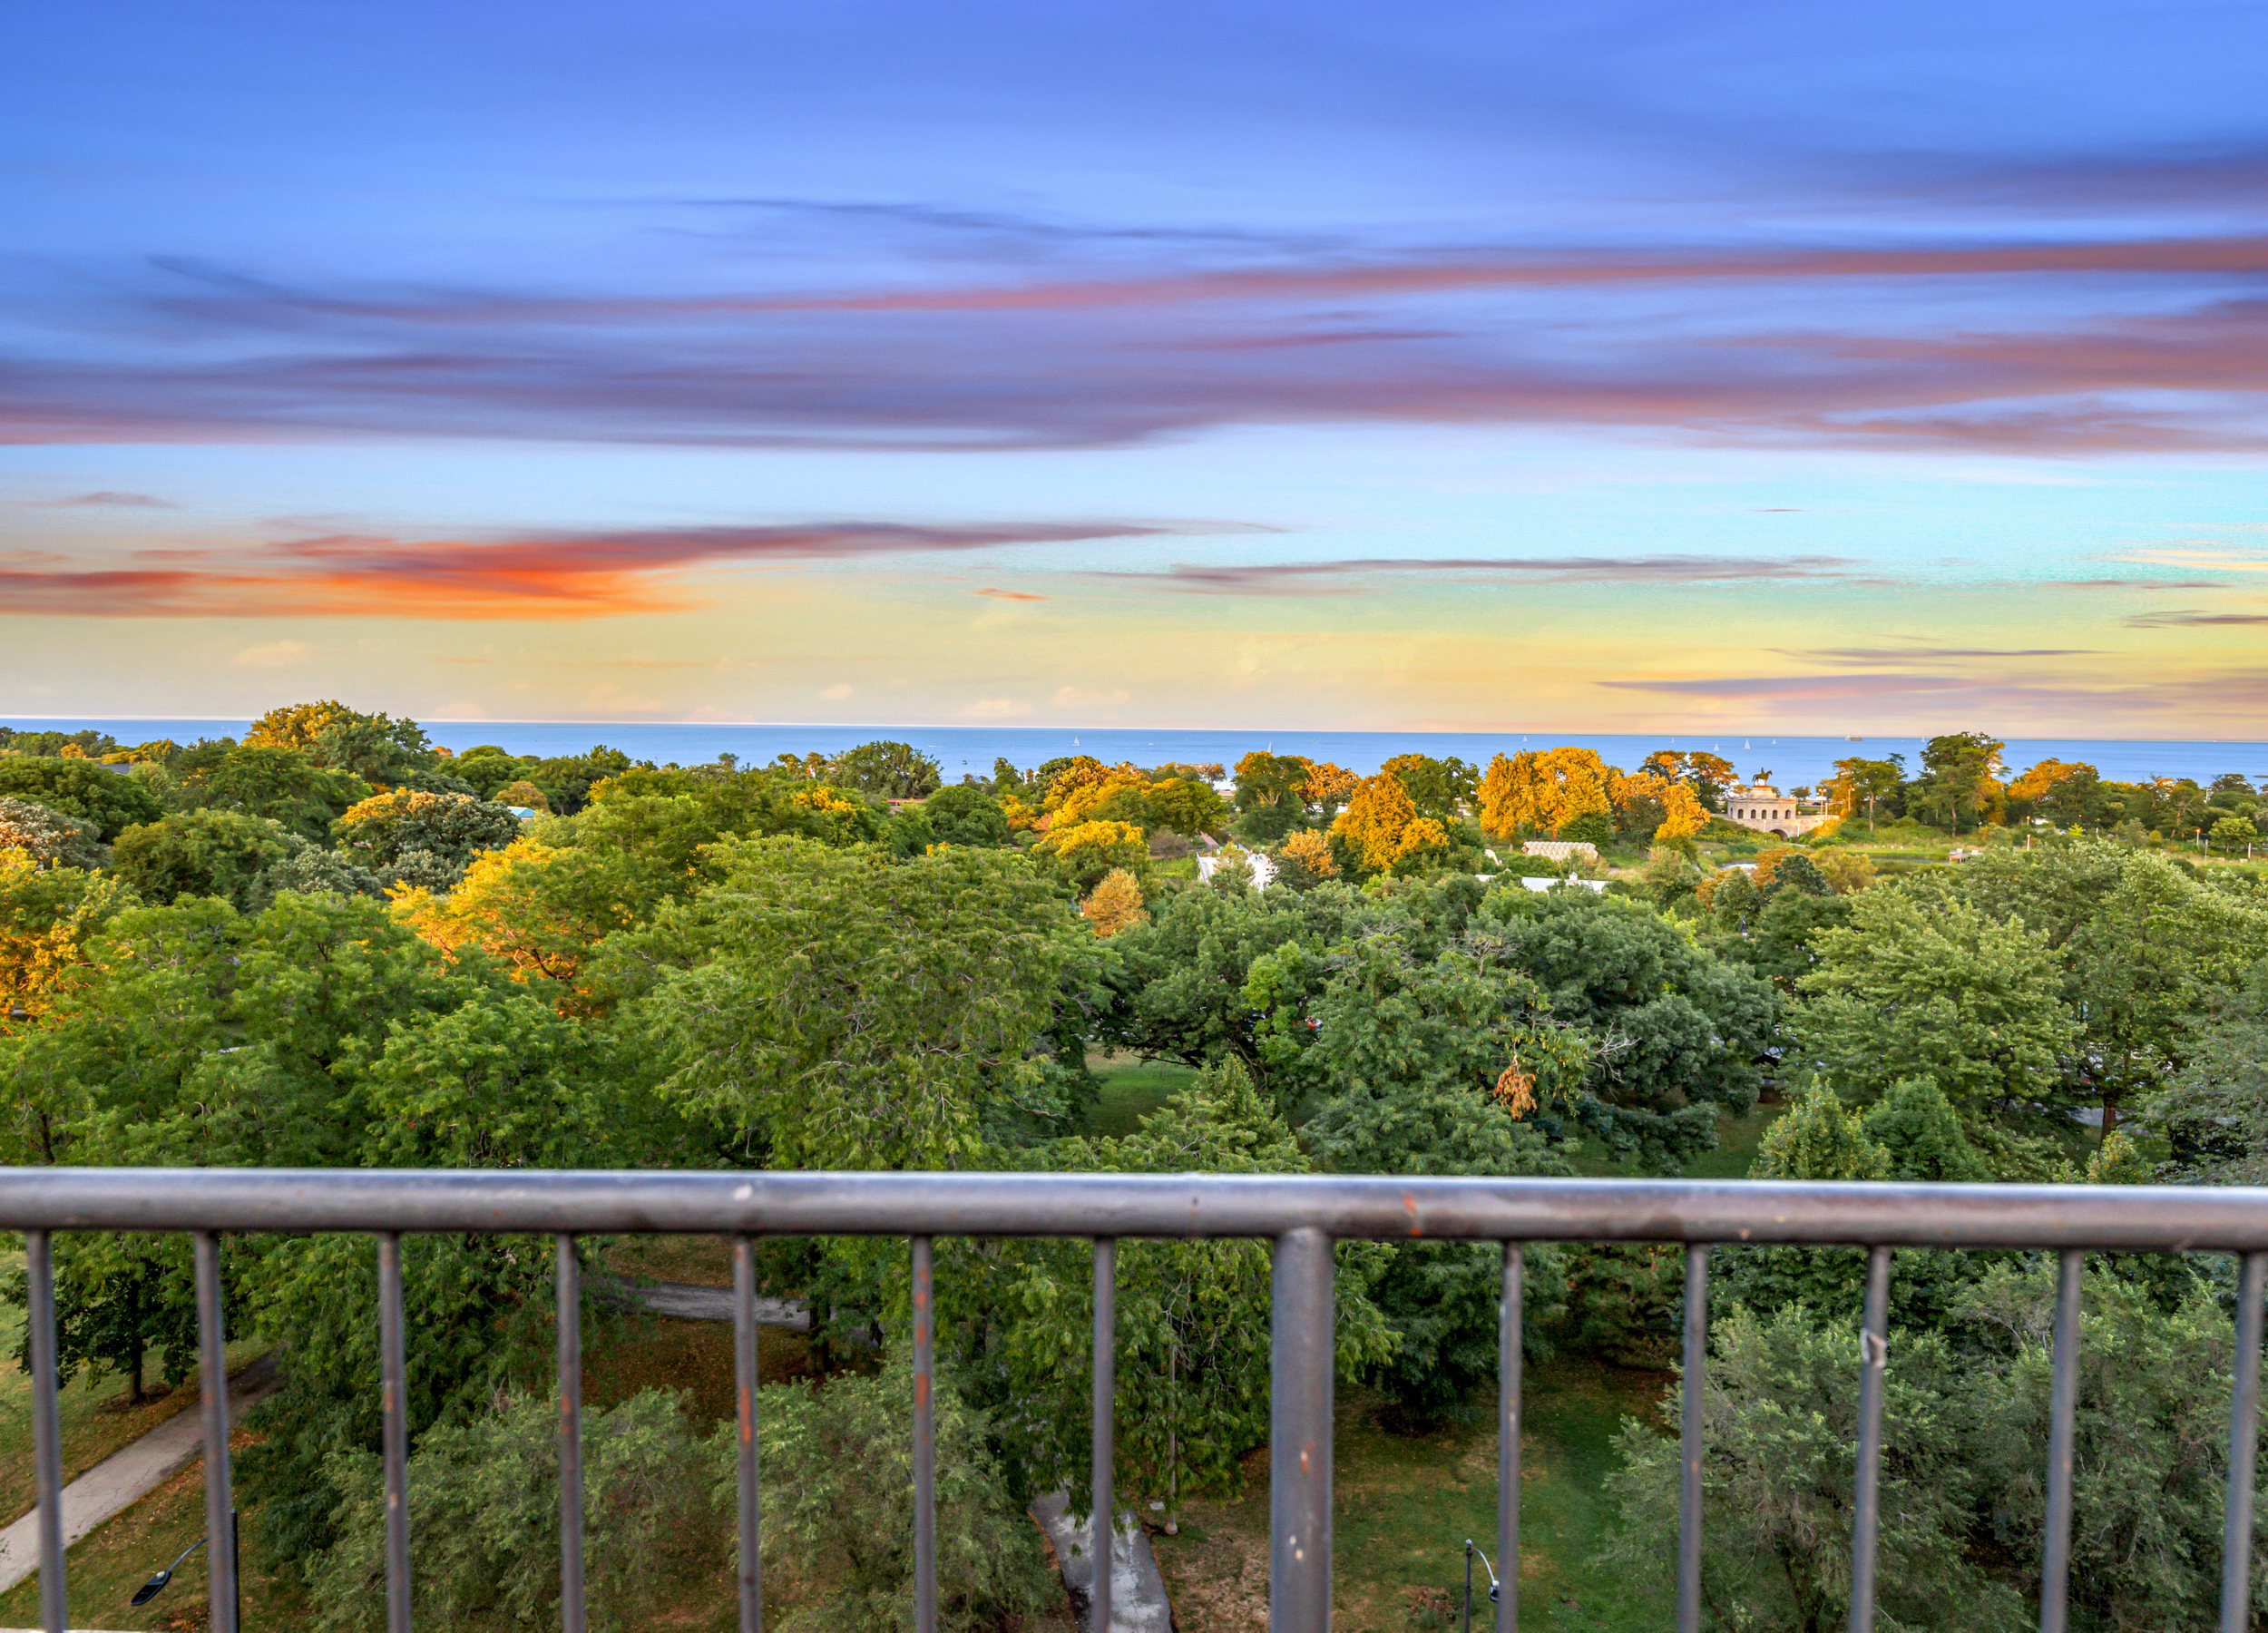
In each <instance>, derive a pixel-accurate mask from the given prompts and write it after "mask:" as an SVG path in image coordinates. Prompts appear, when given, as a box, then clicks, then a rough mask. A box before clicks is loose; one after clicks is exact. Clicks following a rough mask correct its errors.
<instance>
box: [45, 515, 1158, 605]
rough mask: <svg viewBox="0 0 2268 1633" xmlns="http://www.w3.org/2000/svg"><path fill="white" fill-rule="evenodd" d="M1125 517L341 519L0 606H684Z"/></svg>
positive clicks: (1074, 534)
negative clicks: (475, 528) (373, 529)
mask: <svg viewBox="0 0 2268 1633" xmlns="http://www.w3.org/2000/svg"><path fill="white" fill-rule="evenodd" d="M1179 531H1182V530H1180V529H1177V528H1174V527H1171V526H1166V525H1159V524H1155V523H1130V522H1062V523H1030V522H1017V523H999V524H996V525H991V526H974V525H972V526H936V527H920V526H907V525H904V524H901V523H880V522H836V523H813V524H806V525H797V526H766V527H689V528H668V529H649V530H625V531H615V532H593V533H524V534H520V535H516V536H513V537H505V538H494V539H434V538H426V539H401V538H390V537H383V536H375V535H367V534H351V533H336V534H327V535H322V536H318V537H309V538H298V539H292V540H288V541H287V542H285V543H279V544H274V545H269V546H266V547H263V548H259V549H252V550H246V551H242V552H198V551H178V550H171V551H163V550H161V551H148V552H140V558H139V559H140V560H141V561H142V562H144V563H147V564H142V565H136V566H131V567H115V568H112V567H100V568H95V567H89V566H87V565H85V564H84V563H83V562H70V561H65V560H61V559H57V558H42V559H28V558H15V559H14V560H13V562H11V563H0V609H5V611H9V612H14V613H28V614H34V615H37V614H48V615H57V616H66V617H90V616H92V617H219V616H226V617H236V618H257V617H278V616H287V615H288V616H299V617H396V618H435V619H491V618H523V619H579V618H599V617H609V616H619V615H621V614H626V613H634V612H662V611H679V610H681V609H683V608H686V607H689V606H692V605H695V604H698V603H699V601H701V600H702V599H704V597H703V595H702V593H701V592H699V590H698V589H696V588H694V587H692V586H689V585H688V584H687V583H685V582H683V579H682V575H683V574H685V573H687V572H691V571H694V570H698V569H701V568H714V567H719V566H728V565H743V566H745V565H750V564H754V565H769V566H777V567H793V566H806V565H816V564H824V563H827V562H851V561H860V560H868V559H874V558H879V557H885V556H893V555H907V554H934V553H940V552H944V553H953V552H967V551H975V550H985V549H990V548H993V547H996V546H1000V545H1010V544H1053V543H1085V542H1090V541H1095V540H1102V539H1128V538H1149V537H1156V536H1158V535H1159V534H1165V533H1177V532H1179Z"/></svg>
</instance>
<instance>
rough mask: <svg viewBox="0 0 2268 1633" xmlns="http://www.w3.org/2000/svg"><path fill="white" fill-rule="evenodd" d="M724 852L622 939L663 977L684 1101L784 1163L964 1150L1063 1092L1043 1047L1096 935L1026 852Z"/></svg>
mask: <svg viewBox="0 0 2268 1633" xmlns="http://www.w3.org/2000/svg"><path fill="white" fill-rule="evenodd" d="M715 854H716V856H718V858H719V863H720V865H721V867H722V870H723V875H722V877H721V878H720V879H719V882H718V883H717V884H715V885H711V886H709V887H708V888H707V889H705V890H703V891H702V892H701V893H700V894H699V895H696V896H694V897H693V898H692V899H690V900H689V901H687V902H684V903H672V904H670V905H667V906H665V907H664V908H662V910H661V911H660V913H659V914H657V916H656V918H655V921H654V924H653V925H652V927H651V928H650V930H647V931H643V932H640V933H638V934H635V935H631V936H628V937H624V938H620V939H621V946H620V947H619V949H617V950H616V952H615V953H613V956H614V957H615V958H617V959H618V960H622V961H630V962H633V963H637V964H640V965H642V966H644V967H647V968H650V969H651V970H652V971H653V972H654V973H655V974H656V975H657V976H658V979H657V980H656V981H655V982H654V985H653V989H652V992H651V993H650V996H649V997H648V998H647V999H645V1000H644V1003H645V1006H646V1017H647V1020H648V1022H649V1023H650V1026H651V1027H652V1029H653V1036H654V1038H655V1040H656V1047H657V1048H658V1049H660V1050H663V1051H666V1052H665V1056H664V1058H665V1059H666V1061H667V1063H668V1071H669V1078H668V1082H667V1092H668V1093H669V1094H670V1096H671V1097H672V1098H673V1099H674V1100H677V1101H678V1102H679V1103H680V1104H682V1105H684V1106H685V1107H687V1108H688V1109H689V1110H691V1111H693V1112H694V1113H696V1114H698V1115H700V1116H703V1117H707V1118H712V1119H715V1120H718V1121H719V1124H720V1125H721V1126H723V1127H725V1128H727V1129H730V1130H732V1131H733V1133H734V1134H735V1135H736V1137H738V1138H740V1139H745V1140H747V1141H748V1143H749V1145H750V1146H751V1148H752V1149H758V1150H760V1151H761V1152H762V1153H763V1155H764V1157H765V1159H766V1160H767V1161H768V1162H769V1163H771V1164H772V1165H774V1166H777V1167H784V1168H805V1167H808V1168H943V1167H957V1166H962V1165H963V1164H965V1163H967V1162H969V1161H970V1160H972V1159H974V1158H975V1157H976V1156H977V1155H978V1154H979V1152H980V1151H981V1149H982V1145H983V1131H984V1129H985V1127H986V1125H987V1124H988V1123H990V1122H992V1121H994V1120H997V1119H1001V1118H1011V1117H1013V1116H1015V1115H1018V1114H1020V1113H1035V1112H1045V1111H1047V1110H1050V1109H1051V1108H1050V1107H1049V1106H1048V1105H1047V1104H1046V1103H1045V1092H1046V1083H1047V1079H1046V1074H1045V1073H1044V1071H1042V1070H1041V1066H1040V1064H1039V1062H1038V1061H1035V1060H1034V1059H1032V1058H1031V1057H1032V1054H1033V1051H1034V1048H1035V1044H1036V1041H1037V1040H1038V1038H1039V1037H1040V1034H1041V1032H1043V1031H1044V1030H1045V1029H1046V1028H1047V1027H1048V1026H1049V1024H1050V1023H1051V1021H1052V1020H1053V1018H1054V1013H1053V1012H1054V1002H1055V999H1056V994H1057V992H1058V989H1059V987H1060V986H1061V983H1062V980H1063V978H1064V976H1065V974H1066V973H1067V972H1068V971H1069V969H1070V966H1071V964H1072V963H1073V961H1074V960H1076V959H1078V958H1080V957H1082V956H1091V955H1092V953H1091V949H1092V948H1093V947H1094V938H1093V936H1092V935H1091V934H1089V933H1087V932H1086V931H1085V929H1084V928H1083V926H1081V925H1080V922H1079V920H1078V918H1077V915H1076V914H1074V913H1073V912H1072V911H1071V908H1070V905H1069V904H1068V903H1066V902H1064V901H1063V900H1062V898H1061V896H1060V895H1057V894H1056V893H1055V891H1054V890H1053V889H1052V888H1051V886H1050V885H1048V884H1047V883H1046V882H1045V881H1044V880H1043V879H1041V878H1040V877H1039V876H1038V875H1036V874H1034V873H1033V872H1032V870H1031V868H1030V867H1028V866H1027V865H1025V864H1024V863H1023V861H1022V858H1021V857H1020V856H1014V855H1012V854H1006V853H1002V852H997V851H981V850H970V849H965V848H963V847H960V846H953V847H949V848H946V849H942V850H939V851H937V852H935V853H934V854H933V855H930V856H921V857H916V858H914V859H912V860H909V861H906V862H904V863H899V864H892V863H890V862H889V861H888V860H887V859H886V858H885V857H884V856H881V855H880V854H878V853H876V852H875V851H872V850H849V851H846V850H834V849H830V848H828V847H826V846H820V845H816V844H814V843H812V842H810V841H807V840H796V839H786V838H765V839H745V840H743V839H728V840H725V841H722V842H720V843H719V846H717V847H716V852H715ZM1052 1109H1053V1110H1058V1111H1060V1110H1061V1108H1060V1107H1055V1108H1052Z"/></svg>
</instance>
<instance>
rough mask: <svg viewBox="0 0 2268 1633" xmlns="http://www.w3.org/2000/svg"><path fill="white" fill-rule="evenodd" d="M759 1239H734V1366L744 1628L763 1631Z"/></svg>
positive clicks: (750, 1632)
mask: <svg viewBox="0 0 2268 1633" xmlns="http://www.w3.org/2000/svg"><path fill="white" fill-rule="evenodd" d="M756 1345H757V1325H756V1242H755V1240H754V1238H752V1237H745V1236H741V1237H733V1238H732V1365H733V1374H734V1381H735V1383H736V1384H737V1385H738V1387H737V1389H736V1391H735V1393H736V1394H737V1396H738V1403H739V1411H738V1429H739V1439H740V1444H739V1462H740V1633H764V1532H763V1506H762V1501H761V1499H762V1495H763V1493H762V1491H761V1490H760V1489H759V1487H758V1468H757V1452H758V1446H757V1433H756V1429H757V1423H756V1405H757V1402H756V1389H757V1348H756Z"/></svg>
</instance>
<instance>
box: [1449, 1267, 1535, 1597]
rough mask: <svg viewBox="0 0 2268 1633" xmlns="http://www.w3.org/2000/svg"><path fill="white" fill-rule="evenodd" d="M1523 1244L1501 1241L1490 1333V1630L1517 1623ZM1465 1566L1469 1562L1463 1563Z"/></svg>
mask: <svg viewBox="0 0 2268 1633" xmlns="http://www.w3.org/2000/svg"><path fill="white" fill-rule="evenodd" d="M1527 1268H1528V1266H1527V1254H1526V1245H1525V1244H1524V1243H1520V1242H1507V1243H1505V1244H1504V1294H1503V1298H1504V1303H1503V1308H1502V1312H1501V1315H1500V1316H1499V1318H1498V1322H1497V1335H1496V1350H1497V1354H1496V1433H1497V1450H1496V1579H1497V1590H1496V1591H1497V1599H1496V1633H1518V1628H1519V1627H1520V1386H1521V1374H1520V1356H1521V1344H1522V1335H1521V1332H1520V1318H1521V1315H1522V1308H1521V1305H1522V1301H1523V1300H1524V1298H1525V1297H1526V1296H1527V1293H1526V1286H1525V1282H1526V1272H1527ZM1465 1569H1467V1571H1468V1572H1469V1571H1470V1570H1471V1565H1470V1563H1468V1564H1467V1566H1466V1568H1465Z"/></svg>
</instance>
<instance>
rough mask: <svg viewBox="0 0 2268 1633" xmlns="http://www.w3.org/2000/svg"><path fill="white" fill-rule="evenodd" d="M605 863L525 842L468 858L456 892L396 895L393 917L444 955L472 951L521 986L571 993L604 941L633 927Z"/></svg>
mask: <svg viewBox="0 0 2268 1633" xmlns="http://www.w3.org/2000/svg"><path fill="white" fill-rule="evenodd" d="M608 860H609V859H608V858H606V857H602V856H592V855H589V854H586V853H584V852H582V851H578V850H575V849H572V848H562V849H553V848H552V847H550V846H544V845H540V844H538V843H537V842H536V841H534V840H533V839H531V838H528V837H526V836H522V837H520V838H517V839H514V840H513V842H512V843H511V844H509V845H507V846H504V847H503V849H502V850H492V851H484V852H483V853H482V854H481V855H479V856H475V857H474V858H473V860H472V862H471V863H470V864H469V865H467V866H466V868H465V870H464V878H463V879H462V880H461V881H460V882H459V883H458V885H457V886H456V888H455V889H454V890H452V891H450V892H449V893H448V894H447V895H435V893H434V892H432V891H431V890H427V889H425V888H423V887H419V888H415V889H410V888H402V889H397V890H396V892H395V893H394V912H395V914H396V916H398V917H399V918H401V919H402V920H403V922H405V923H406V924H408V925H409V927H410V928H411V929H413V930H415V931H416V932H417V934H419V935H420V936H422V937H424V938H425V940H426V941H428V942H430V943H431V944H433V945H435V946H436V947H439V948H441V949H442V950H443V951H444V952H448V953H454V952H455V951H456V950H457V949H458V948H460V947H467V946H472V947H478V948H480V949H481V950H482V951H483V952H484V953H490V954H492V955H494V957H495V958H497V959H498V960H500V961H501V962H503V963H504V964H505V965H506V966H507V967H509V968H510V969H511V971H512V973H513V975H514V976H516V977H517V978H519V979H520V980H523V981H525V980H528V979H530V978H532V977H537V976H547V977H549V978H550V979H552V980H553V981H558V982H562V983H567V984H568V985H569V986H571V987H572V985H573V984H574V983H575V979H576V977H577V976H578V975H579V974H580V973H582V963H583V959H584V958H585V957H586V956H587V955H588V954H589V953H590V951H591V947H592V945H593V944H596V943H597V942H598V941H599V939H600V938H601V937H602V936H604V935H607V934H611V932H613V931H616V930H621V929H626V928H628V927H629V926H630V925H631V924H632V923H634V922H635V919H636V913H635V908H634V907H633V906H632V905H631V902H630V901H628V900H626V899H625V893H624V892H622V891H621V890H620V889H617V888H612V887H611V885H612V884H613V882H612V881H610V880H608V879H607V878H605V877H604V876H603V875H605V873H606V871H607V862H608Z"/></svg>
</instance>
